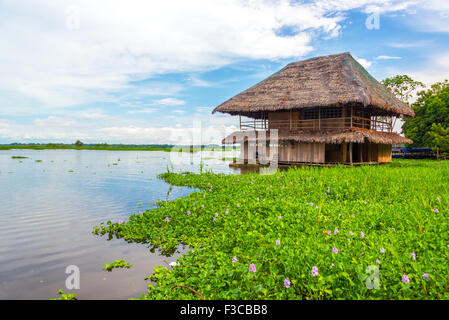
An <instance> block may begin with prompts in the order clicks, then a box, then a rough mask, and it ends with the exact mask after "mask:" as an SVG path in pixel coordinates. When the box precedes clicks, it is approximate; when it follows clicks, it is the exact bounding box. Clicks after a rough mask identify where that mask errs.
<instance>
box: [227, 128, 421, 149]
mask: <svg viewBox="0 0 449 320" xmlns="http://www.w3.org/2000/svg"><path fill="white" fill-rule="evenodd" d="M263 132H265V135H264V134H263ZM243 139H245V140H248V141H251V142H254V141H259V142H260V141H267V140H269V141H271V140H272V139H271V138H270V131H236V132H234V133H231V134H230V135H229V136H227V137H226V138H224V139H223V140H222V143H223V144H234V143H241V142H243ZM273 139H274V137H273ZM278 140H279V141H296V142H308V143H330V144H340V143H343V142H347V143H349V142H353V143H366V142H372V143H379V144H391V145H393V144H403V143H413V141H412V140H410V139H408V138H405V137H402V136H400V135H399V134H397V133H394V132H379V131H374V130H368V129H362V128H349V129H344V130H338V131H328V132H323V131H316V132H310V131H309V132H302V131H289V130H278Z"/></svg>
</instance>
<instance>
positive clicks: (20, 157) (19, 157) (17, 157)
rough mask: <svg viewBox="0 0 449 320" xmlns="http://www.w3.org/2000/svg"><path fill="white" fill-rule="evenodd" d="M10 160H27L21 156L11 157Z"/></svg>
mask: <svg viewBox="0 0 449 320" xmlns="http://www.w3.org/2000/svg"><path fill="white" fill-rule="evenodd" d="M11 159H28V157H23V156H12V157H11Z"/></svg>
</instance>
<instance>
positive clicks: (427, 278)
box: [422, 273, 429, 281]
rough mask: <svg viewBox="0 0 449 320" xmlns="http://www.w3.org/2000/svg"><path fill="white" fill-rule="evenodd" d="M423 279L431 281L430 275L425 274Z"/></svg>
mask: <svg viewBox="0 0 449 320" xmlns="http://www.w3.org/2000/svg"><path fill="white" fill-rule="evenodd" d="M422 277H423V279H426V280H427V281H429V274H428V273H424V274H423V275H422Z"/></svg>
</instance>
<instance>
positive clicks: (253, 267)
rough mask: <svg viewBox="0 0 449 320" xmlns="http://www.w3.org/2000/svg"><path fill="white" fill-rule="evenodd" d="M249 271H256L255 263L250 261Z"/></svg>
mask: <svg viewBox="0 0 449 320" xmlns="http://www.w3.org/2000/svg"><path fill="white" fill-rule="evenodd" d="M249 272H254V273H255V272H256V265H255V264H254V263H251V264H250V265H249Z"/></svg>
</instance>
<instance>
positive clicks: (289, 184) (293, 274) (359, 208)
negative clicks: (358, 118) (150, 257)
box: [93, 160, 449, 299]
mask: <svg viewBox="0 0 449 320" xmlns="http://www.w3.org/2000/svg"><path fill="white" fill-rule="evenodd" d="M160 177H161V178H162V179H164V180H165V181H167V182H169V183H171V184H173V185H176V186H191V187H196V188H199V189H201V190H202V191H200V192H193V193H191V194H189V195H188V196H187V197H185V198H180V199H176V200H173V201H161V202H158V205H157V208H155V209H153V210H148V211H145V212H143V213H141V214H137V215H132V216H130V217H129V221H126V222H123V223H120V224H119V223H112V222H108V223H107V224H101V225H100V226H99V227H95V228H94V231H93V232H94V233H95V234H99V235H101V234H103V235H105V234H109V236H113V237H118V238H123V239H124V240H126V241H128V242H142V243H151V244H152V245H154V246H157V247H159V248H160V249H161V250H162V252H169V251H170V250H172V249H173V248H175V247H176V246H177V245H179V244H180V243H182V244H185V245H188V246H189V247H190V248H191V250H190V251H188V252H187V253H185V254H184V255H183V256H182V257H180V258H179V259H178V260H177V265H176V266H175V267H174V268H167V267H164V266H160V267H156V268H155V269H154V272H153V273H152V274H151V275H150V279H151V280H153V281H155V282H156V285H154V286H151V285H150V286H149V287H148V292H146V293H145V294H144V295H143V296H142V297H141V298H143V299H199V298H200V296H199V295H198V294H196V293H194V292H193V291H191V290H189V289H186V288H185V287H175V288H174V287H173V286H174V285H183V286H187V287H189V288H192V289H193V290H195V291H197V292H199V293H200V294H201V295H202V296H203V297H204V298H205V299H447V298H449V293H448V292H447V286H448V280H447V276H448V274H449V267H448V265H447V261H448V260H449V234H448V233H447V232H446V231H447V230H448V228H449V222H448V221H449V220H448V219H447V218H448V214H449V210H448V207H449V188H448V186H449V162H448V161H441V162H439V163H437V162H433V161H414V160H400V161H394V162H393V163H392V164H388V165H384V166H375V167H368V166H361V167H350V168H348V167H336V168H311V167H301V168H292V169H290V170H288V171H283V172H278V173H276V174H274V175H258V174H246V175H240V176H235V175H216V174H211V173H203V174H192V173H184V174H176V173H170V172H169V173H165V174H162V175H161V176H160ZM367 268H368V269H367ZM376 279H377V280H376ZM373 288H379V289H377V290H373Z"/></svg>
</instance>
